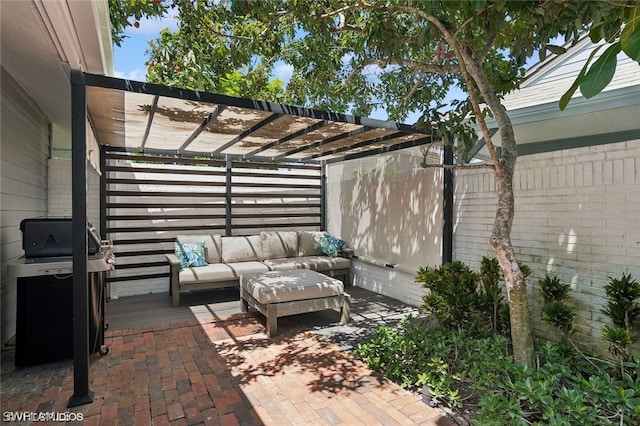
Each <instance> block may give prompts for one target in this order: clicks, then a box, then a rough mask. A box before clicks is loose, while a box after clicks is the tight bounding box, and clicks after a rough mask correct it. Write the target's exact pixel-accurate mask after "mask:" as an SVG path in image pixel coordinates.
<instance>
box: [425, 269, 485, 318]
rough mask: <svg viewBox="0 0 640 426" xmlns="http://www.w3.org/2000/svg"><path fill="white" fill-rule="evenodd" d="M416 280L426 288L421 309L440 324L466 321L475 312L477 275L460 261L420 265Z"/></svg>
mask: <svg viewBox="0 0 640 426" xmlns="http://www.w3.org/2000/svg"><path fill="white" fill-rule="evenodd" d="M416 282H419V283H422V286H423V287H425V288H427V289H429V294H427V295H426V296H424V298H423V302H424V304H423V308H424V309H425V310H427V311H428V312H431V313H433V314H435V315H436V317H437V318H438V321H440V324H441V325H442V326H443V327H446V328H456V327H458V326H460V325H462V324H465V323H469V322H470V321H471V320H472V318H473V316H474V314H475V313H476V312H477V307H478V303H479V299H478V294H477V292H476V288H477V285H478V275H477V274H476V273H475V272H473V271H471V269H469V267H468V266H467V265H465V264H464V263H463V262H460V261H455V262H451V263H447V264H445V265H442V266H439V267H437V268H435V267H426V268H424V267H423V268H420V269H418V273H417V275H416Z"/></svg>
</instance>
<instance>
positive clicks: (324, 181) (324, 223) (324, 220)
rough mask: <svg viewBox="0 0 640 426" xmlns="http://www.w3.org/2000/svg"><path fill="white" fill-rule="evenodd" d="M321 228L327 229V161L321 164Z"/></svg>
mask: <svg viewBox="0 0 640 426" xmlns="http://www.w3.org/2000/svg"><path fill="white" fill-rule="evenodd" d="M320 229H321V230H322V231H326V230H327V163H325V162H323V163H322V165H321V166H320Z"/></svg>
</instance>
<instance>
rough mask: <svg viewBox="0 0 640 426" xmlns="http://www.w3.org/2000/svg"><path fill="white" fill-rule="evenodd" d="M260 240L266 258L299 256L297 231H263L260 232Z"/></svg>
mask: <svg viewBox="0 0 640 426" xmlns="http://www.w3.org/2000/svg"><path fill="white" fill-rule="evenodd" d="M260 242H261V244H262V254H263V255H264V258H265V259H282V258H285V257H296V256H298V233H297V232H296V231H262V232H260Z"/></svg>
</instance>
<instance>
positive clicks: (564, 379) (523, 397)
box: [355, 321, 640, 425]
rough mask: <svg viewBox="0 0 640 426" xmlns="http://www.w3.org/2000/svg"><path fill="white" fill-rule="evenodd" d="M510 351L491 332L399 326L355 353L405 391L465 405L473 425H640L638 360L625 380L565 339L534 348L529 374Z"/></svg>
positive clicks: (379, 334) (503, 340) (627, 368)
mask: <svg viewBox="0 0 640 426" xmlns="http://www.w3.org/2000/svg"><path fill="white" fill-rule="evenodd" d="M483 333H484V334H483ZM508 347H509V342H508V340H507V339H506V338H504V337H503V336H496V335H493V334H491V330H489V329H488V328H485V329H478V328H473V329H471V328H466V329H465V328H461V329H457V330H446V331H445V330H441V329H437V328H427V326H426V324H414V323H411V322H409V321H404V322H403V323H402V326H401V328H400V329H398V330H393V329H391V328H388V327H382V328H379V329H378V330H377V332H376V333H375V334H374V336H373V337H372V338H371V339H370V340H368V341H366V342H363V343H360V344H358V345H357V346H356V348H355V353H356V355H357V356H359V357H360V358H362V359H363V360H365V361H366V362H367V363H368V364H369V365H370V366H371V367H372V368H373V369H374V370H376V371H378V372H380V373H382V374H384V375H385V376H387V377H388V378H390V379H391V380H393V381H395V382H397V383H399V384H401V385H402V386H403V387H406V388H409V389H412V390H417V389H419V388H420V387H422V386H423V385H427V386H428V387H429V389H430V391H431V393H432V395H433V398H434V399H435V400H437V401H438V402H440V403H443V404H448V405H450V406H451V407H454V408H455V407H461V406H464V408H465V412H466V411H468V410H470V411H471V412H472V414H471V418H470V419H469V421H470V423H471V424H474V425H531V424H565V425H573V424H576V425H577V424H582V425H617V424H625V425H627V424H628V425H631V424H640V408H638V407H639V406H640V357H634V358H633V359H632V360H630V361H628V362H626V363H625V374H622V375H617V374H616V375H611V374H610V373H609V372H608V370H609V366H610V364H609V363H608V362H605V361H602V360H598V359H597V358H595V357H585V356H584V354H582V353H580V352H578V351H577V350H576V349H575V348H574V347H573V346H572V345H570V344H569V343H567V341H566V340H565V341H562V342H560V343H544V344H542V345H539V346H537V348H536V354H537V359H538V365H539V367H538V368H536V369H528V368H526V367H524V366H523V365H522V364H518V363H516V362H515V361H513V359H512V357H511V356H510V354H509V352H508ZM460 413H462V411H461V412H460Z"/></svg>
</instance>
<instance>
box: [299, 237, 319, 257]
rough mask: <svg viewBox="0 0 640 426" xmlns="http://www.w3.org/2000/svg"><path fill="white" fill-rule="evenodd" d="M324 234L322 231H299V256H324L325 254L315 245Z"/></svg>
mask: <svg viewBox="0 0 640 426" xmlns="http://www.w3.org/2000/svg"><path fill="white" fill-rule="evenodd" d="M323 235H324V232H322V231H298V244H299V250H298V256H323V255H324V254H323V253H322V252H321V251H319V250H316V249H315V247H314V246H315V245H316V243H317V242H318V241H320V238H322V237H323Z"/></svg>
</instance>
